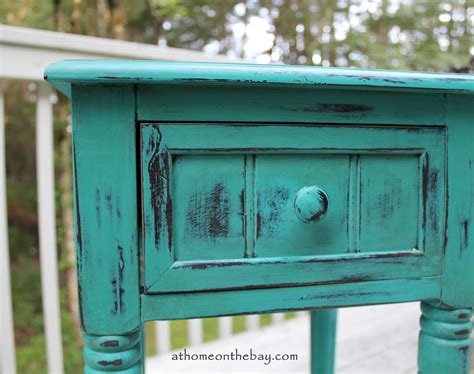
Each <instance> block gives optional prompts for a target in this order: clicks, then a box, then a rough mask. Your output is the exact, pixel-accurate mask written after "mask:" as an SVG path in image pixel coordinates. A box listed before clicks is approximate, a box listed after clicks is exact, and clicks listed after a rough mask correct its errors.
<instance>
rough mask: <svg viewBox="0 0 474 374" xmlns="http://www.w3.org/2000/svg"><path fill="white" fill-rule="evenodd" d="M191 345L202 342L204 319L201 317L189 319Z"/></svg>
mask: <svg viewBox="0 0 474 374" xmlns="http://www.w3.org/2000/svg"><path fill="white" fill-rule="evenodd" d="M188 339H189V345H190V346H191V345H196V344H200V343H202V320H201V319H199V318H195V319H188Z"/></svg>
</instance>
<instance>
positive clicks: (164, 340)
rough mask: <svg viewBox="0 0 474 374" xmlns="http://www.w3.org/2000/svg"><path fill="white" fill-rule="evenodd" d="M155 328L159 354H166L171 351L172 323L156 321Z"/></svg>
mask: <svg viewBox="0 0 474 374" xmlns="http://www.w3.org/2000/svg"><path fill="white" fill-rule="evenodd" d="M153 324H154V327H155V345H156V351H157V353H165V352H169V351H170V350H171V329H170V321H156V322H154V323H153Z"/></svg>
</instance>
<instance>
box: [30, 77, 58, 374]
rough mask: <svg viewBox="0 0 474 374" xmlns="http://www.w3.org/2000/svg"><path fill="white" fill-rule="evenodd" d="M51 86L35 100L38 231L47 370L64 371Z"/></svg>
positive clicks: (43, 86)
mask: <svg viewBox="0 0 474 374" xmlns="http://www.w3.org/2000/svg"><path fill="white" fill-rule="evenodd" d="M50 95H51V89H50V88H49V85H48V84H47V83H44V82H39V83H38V97H37V102H36V171H37V183H38V217H39V220H38V232H39V248H40V266H41V284H42V287H41V291H42V297H43V314H44V329H45V337H46V351H47V358H48V372H49V373H62V372H63V350H62V341H61V318H60V307H59V292H58V287H59V283H58V266H57V246H56V219H55V208H54V206H55V204H54V157H53V147H54V145H53V110H52V104H51V101H50Z"/></svg>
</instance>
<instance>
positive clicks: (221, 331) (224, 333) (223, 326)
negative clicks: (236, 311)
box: [217, 317, 232, 339]
mask: <svg viewBox="0 0 474 374" xmlns="http://www.w3.org/2000/svg"><path fill="white" fill-rule="evenodd" d="M217 323H218V335H219V338H220V339H223V338H228V337H229V336H231V335H232V317H220V318H218V319H217Z"/></svg>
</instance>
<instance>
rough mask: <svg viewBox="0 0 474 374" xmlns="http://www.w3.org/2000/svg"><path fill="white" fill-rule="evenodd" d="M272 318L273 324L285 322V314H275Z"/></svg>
mask: <svg viewBox="0 0 474 374" xmlns="http://www.w3.org/2000/svg"><path fill="white" fill-rule="evenodd" d="M271 318H272V324H273V323H280V322H283V321H284V320H285V313H273V314H272V317H271Z"/></svg>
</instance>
